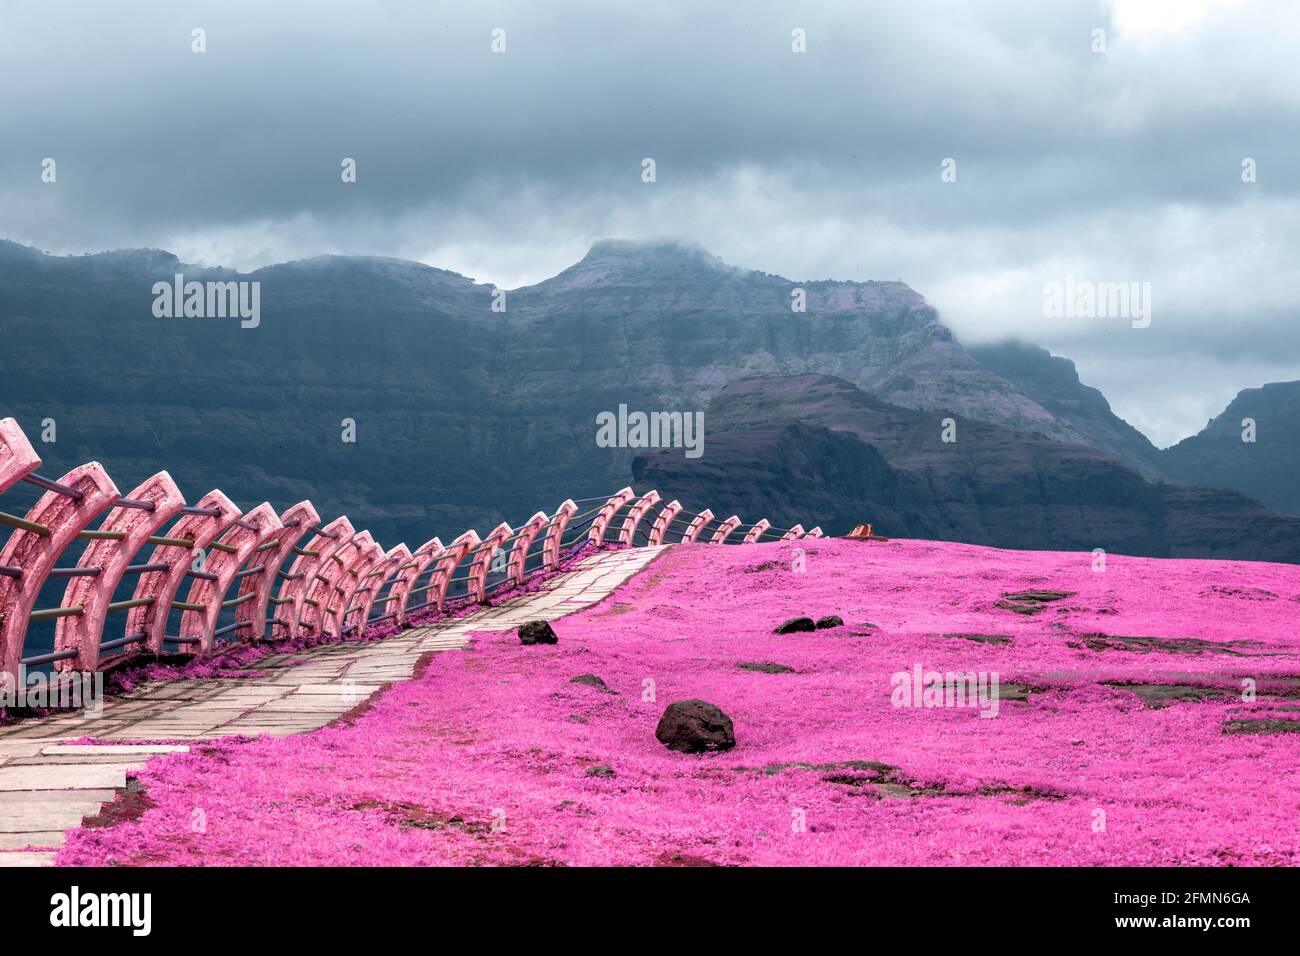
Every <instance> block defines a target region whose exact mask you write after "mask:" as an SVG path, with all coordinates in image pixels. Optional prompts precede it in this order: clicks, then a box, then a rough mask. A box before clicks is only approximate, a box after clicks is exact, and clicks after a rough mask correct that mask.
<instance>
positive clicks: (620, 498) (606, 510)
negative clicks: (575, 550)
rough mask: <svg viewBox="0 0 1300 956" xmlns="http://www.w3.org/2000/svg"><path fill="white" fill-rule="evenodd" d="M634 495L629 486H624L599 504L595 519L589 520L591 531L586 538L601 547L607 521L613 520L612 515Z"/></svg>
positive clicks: (607, 525) (603, 541)
mask: <svg viewBox="0 0 1300 956" xmlns="http://www.w3.org/2000/svg"><path fill="white" fill-rule="evenodd" d="M635 497H636V492H635V491H633V490H632V489H631V488H624V489H623V490H622V491H620V492H617V493H616V494H615V495H614V496H613V497H611V498H610V499H609V500H608V501H607V502H605V503H604V504H603V505H602V506H601V509H600V512H599V513H598V514H597V515H596V518H595V520H594V521H592V522H591V533H590V534H589V535H587V540H588V541H590V542H591V543H592V544H594V545H595V546H596V547H598V548H599V547H601V546H602V545H603V544H604V543H605V529H606V528H608V527H609V523H610V522H611V521H613V520H614V515H616V514H617V513H618V511H619V509H620V508H622V507H623V506H624V505H625V504H627V503H628V502H629V501H631V500H632V499H633V498H635Z"/></svg>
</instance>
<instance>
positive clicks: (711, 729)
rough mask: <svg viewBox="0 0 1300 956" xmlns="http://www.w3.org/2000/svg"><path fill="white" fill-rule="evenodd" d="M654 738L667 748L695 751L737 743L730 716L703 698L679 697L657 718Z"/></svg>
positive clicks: (692, 752) (699, 751) (730, 746)
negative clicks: (657, 722) (657, 724)
mask: <svg viewBox="0 0 1300 956" xmlns="http://www.w3.org/2000/svg"><path fill="white" fill-rule="evenodd" d="M655 737H656V738H658V740H659V742H660V743H661V744H663V745H664V746H665V747H667V748H668V749H669V750H676V751H678V752H680V753H685V754H694V753H703V752H704V751H708V750H730V749H731V748H732V747H734V746H736V735H735V733H734V731H733V728H732V726H731V718H730V717H728V716H727V715H726V714H724V713H723V712H722V711H721V710H720V709H719V708H718V707H717V706H715V705H714V704H710V703H709V702H708V701H706V700H679V701H675V702H673V703H671V704H669V705H668V707H667V708H666V709H665V710H664V714H663V716H662V717H660V718H659V726H657V727H656V728H655Z"/></svg>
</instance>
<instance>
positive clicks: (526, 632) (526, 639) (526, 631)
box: [519, 621, 559, 644]
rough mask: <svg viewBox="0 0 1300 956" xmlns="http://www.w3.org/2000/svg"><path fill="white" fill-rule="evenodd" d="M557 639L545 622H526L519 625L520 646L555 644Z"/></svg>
mask: <svg viewBox="0 0 1300 956" xmlns="http://www.w3.org/2000/svg"><path fill="white" fill-rule="evenodd" d="M558 641H559V638H558V637H556V636H555V631H554V630H553V629H552V628H551V625H550V624H549V623H548V622H546V621H526V622H525V623H523V624H520V625H519V643H520V644H555V643H557V642H558Z"/></svg>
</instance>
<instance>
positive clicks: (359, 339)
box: [0, 241, 1158, 544]
mask: <svg viewBox="0 0 1300 956" xmlns="http://www.w3.org/2000/svg"><path fill="white" fill-rule="evenodd" d="M177 272H181V273H183V274H184V275H185V277H186V279H198V280H207V279H220V280H223V281H231V280H247V281H257V282H260V283H261V311H262V319H261V324H260V326H259V327H258V328H256V329H241V328H240V327H239V323H238V321H237V320H223V319H159V318H155V317H154V315H153V314H152V311H151V304H152V300H153V295H152V292H151V288H152V284H153V283H154V282H156V281H167V282H170V281H171V279H172V276H173V275H174V274H175V273H177ZM796 289H802V290H803V291H804V294H805V295H806V302H807V307H806V311H805V312H796V311H793V310H792V308H791V304H792V301H793V300H792V293H793V292H794V291H795V290H796ZM494 291H495V290H494V288H493V287H492V286H489V285H485V284H481V283H476V282H474V281H473V280H471V279H468V278H466V277H465V276H461V275H458V274H456V273H454V272H450V271H447V270H443V269H436V268H433V267H430V266H426V265H422V264H419V263H413V262H407V261H404V260H399V259H389V258H381V257H355V256H322V257H317V258H313V259H305V260H298V261H294V262H288V263H282V264H278V265H273V266H268V267H266V268H263V269H258V270H256V271H254V272H251V273H238V272H235V271H233V270H229V269H218V268H202V267H196V266H192V265H187V264H185V263H182V262H180V261H179V260H178V259H177V258H176V257H175V256H173V255H171V254H170V253H165V252H161V251H159V250H126V251H117V252H109V253H100V254H95V255H86V256H68V257H60V256H48V255H45V254H44V253H41V252H39V251H37V250H34V249H31V248H29V247H25V246H21V245H18V244H15V243H10V242H0V342H3V345H4V357H3V360H2V362H0V364H2V365H3V371H4V374H3V376H0V412H2V413H3V414H12V415H15V416H16V417H17V418H18V419H19V420H20V422H21V423H22V424H23V425H24V426H26V427H27V428H28V430H29V433H33V434H34V433H37V432H38V431H39V423H40V421H41V420H42V419H43V418H45V417H53V418H55V419H56V420H57V421H58V423H59V441H58V444H57V445H54V446H50V447H49V448H47V449H45V452H46V453H47V457H48V458H49V459H50V460H51V461H52V462H54V463H56V464H52V465H51V467H52V468H56V466H57V465H66V466H71V465H73V464H77V463H80V462H81V461H85V460H89V459H96V460H101V461H103V462H104V463H105V464H106V465H107V466H108V467H109V468H110V471H111V472H112V473H113V474H114V475H115V477H117V478H118V479H119V481H121V482H123V483H126V482H135V481H140V480H143V479H144V478H145V477H147V476H148V475H150V474H152V473H153V472H154V471H156V470H157V467H158V465H159V463H162V462H165V463H166V464H167V466H168V468H169V469H170V470H171V471H172V473H173V475H174V477H176V478H177V480H178V481H179V482H180V484H181V486H182V488H183V489H184V490H185V491H187V492H188V493H189V494H190V495H191V496H192V497H198V496H199V495H200V494H202V493H204V492H206V491H207V490H208V489H210V488H212V487H214V486H218V485H219V486H220V487H222V488H223V490H225V491H226V492H227V493H228V494H230V495H231V496H232V497H233V498H234V499H235V500H236V501H237V502H238V503H240V504H241V505H242V506H244V507H251V506H253V505H255V504H257V503H258V502H259V501H261V500H262V499H263V498H264V497H268V496H269V497H270V498H271V499H272V500H273V502H275V503H277V504H279V505H281V506H283V505H287V504H290V503H292V502H294V501H297V500H300V499H302V498H312V499H313V500H314V501H315V502H316V504H317V505H318V506H319V507H320V508H321V509H322V510H323V511H325V512H330V513H342V512H346V513H348V514H350V515H353V516H358V517H360V516H371V517H370V528H371V530H372V531H373V532H374V533H375V534H376V536H377V537H379V539H380V540H381V541H383V542H384V543H396V542H397V541H399V540H403V539H407V540H408V543H410V544H418V543H419V542H417V541H412V540H410V539H412V538H414V537H418V536H420V535H423V536H425V537H427V535H428V534H429V533H430V532H431V531H459V530H461V529H463V528H465V527H469V526H479V527H480V528H481V527H485V526H490V525H492V524H495V523H496V522H497V521H500V520H503V519H504V520H510V521H518V520H521V519H522V518H524V517H526V516H527V515H529V514H531V513H532V512H533V511H535V510H536V509H537V508H551V507H554V505H555V504H556V503H558V502H559V501H561V500H563V499H564V498H565V497H569V496H573V497H586V496H590V495H597V494H602V493H605V492H608V491H611V490H613V489H615V488H618V487H621V486H622V485H625V484H627V483H628V482H629V480H630V478H631V474H632V459H633V457H634V456H635V455H637V454H638V450H637V449H628V448H612V449H606V448H599V447H597V445H596V442H595V433H596V416H597V415H598V414H599V413H601V412H607V411H612V410H614V409H617V408H618V407H619V405H620V404H626V405H628V406H629V408H631V409H633V410H641V411H654V410H681V411H693V410H699V409H704V408H706V407H708V403H709V402H710V401H711V400H712V399H713V398H714V397H715V396H717V395H719V393H720V392H721V391H722V390H723V389H724V388H726V387H727V386H728V383H731V382H733V381H734V380H736V379H740V378H745V377H747V376H755V375H758V376H767V377H769V378H771V377H778V378H779V377H783V376H800V375H834V376H838V377H839V378H841V379H843V380H845V381H846V382H848V383H851V384H852V386H854V387H855V388H857V389H859V390H862V392H861V394H862V396H863V397H862V398H860V399H857V400H858V401H867V402H882V403H884V404H887V405H889V406H890V407H892V408H902V409H908V410H911V411H913V412H926V413H929V412H942V413H944V414H948V415H952V416H955V417H957V418H959V419H961V420H963V421H969V422H972V423H975V425H974V426H972V427H978V426H980V424H981V423H987V424H988V425H991V426H996V427H997V428H1000V429H1002V430H1004V431H1014V432H1016V433H1018V434H1020V435H1022V436H1029V437H1028V438H1025V439H1024V440H1023V441H1020V440H1018V441H1020V444H1018V445H1017V446H1016V447H1022V446H1023V447H1024V448H1026V449H1028V448H1030V447H1031V446H1034V445H1035V444H1036V443H1042V444H1046V445H1049V446H1050V445H1063V446H1070V447H1072V448H1074V449H1076V450H1075V451H1073V452H1071V454H1078V453H1079V451H1078V449H1079V448H1081V447H1082V446H1090V449H1099V451H1098V450H1093V451H1090V455H1091V457H1090V459H1089V460H1090V461H1091V460H1094V459H1096V460H1101V459H1106V460H1108V461H1118V462H1121V463H1124V464H1126V465H1128V466H1129V467H1130V468H1132V469H1136V470H1138V471H1140V472H1141V473H1142V474H1145V475H1147V476H1148V477H1151V476H1153V475H1154V474H1155V473H1156V472H1154V471H1153V470H1152V465H1151V461H1150V452H1151V450H1150V448H1149V444H1150V443H1149V442H1145V439H1142V438H1141V436H1140V435H1138V434H1137V433H1136V431H1135V430H1133V429H1132V428H1131V427H1130V426H1128V425H1127V424H1126V423H1124V422H1123V421H1122V420H1121V419H1119V418H1118V417H1116V416H1114V415H1113V413H1111V411H1110V409H1109V406H1108V405H1107V404H1106V402H1105V399H1104V398H1102V397H1101V396H1100V393H1097V392H1096V391H1095V390H1094V389H1089V388H1087V386H1084V385H1082V384H1080V383H1079V382H1078V378H1077V375H1075V374H1074V369H1073V366H1072V365H1071V364H1070V363H1068V361H1066V360H1063V359H1057V358H1055V357H1053V356H1050V355H1049V354H1048V353H1046V352H1045V351H1044V350H1041V349H1036V348H1034V347H1028V346H984V347H979V348H975V349H971V350H966V349H963V348H962V347H961V346H960V345H959V344H957V343H956V342H955V341H954V339H953V336H952V334H951V332H950V331H949V330H948V329H947V328H946V327H944V326H943V325H942V324H941V323H940V322H939V320H938V318H937V316H936V314H935V311H934V309H933V308H931V307H930V306H929V305H927V304H926V302H925V300H924V299H923V298H922V297H921V296H920V295H919V294H917V293H916V292H915V291H913V290H912V289H910V288H909V287H907V286H906V285H904V284H903V283H901V282H843V281H831V280H825V281H803V282H795V281H792V280H788V279H784V278H782V277H780V276H774V275H770V274H767V273H762V272H757V271H753V270H746V269H740V268H737V267H734V266H730V265H727V264H726V263H724V262H722V260H720V259H718V258H717V257H716V256H712V255H710V254H709V253H707V252H706V251H705V250H703V249H701V248H700V247H698V246H693V245H689V244H684V243H678V242H650V243H640V242H637V243H634V242H623V241H602V242H598V243H596V244H595V245H593V246H592V248H591V250H590V251H589V252H588V254H587V255H586V256H584V257H583V258H582V259H581V260H580V261H579V262H577V263H575V264H574V265H573V266H570V267H569V268H568V269H565V270H563V271H562V272H560V273H559V274H558V275H556V276H554V277H552V278H550V279H547V280H545V281H543V282H540V283H537V284H535V285H532V286H527V287H523V288H519V289H513V290H506V291H505V296H504V303H505V311H504V312H500V311H493V308H492V305H493V301H494ZM497 298H499V297H497ZM345 418H350V419H354V420H355V421H356V431H357V441H356V443H355V444H349V443H345V442H343V441H341V440H340V431H341V422H342V420H343V419H345ZM808 427H811V426H808ZM706 431H707V432H708V434H707V436H706V441H705V453H704V457H703V458H702V459H700V460H699V462H698V463H697V464H698V466H699V467H701V468H713V467H719V466H725V465H726V462H725V461H722V460H721V459H717V458H715V456H717V455H721V454H722V451H721V446H719V445H718V444H717V443H716V442H715V438H714V434H713V424H712V423H711V422H708V421H707V420H706ZM799 434H800V435H802V432H799ZM1034 436H1036V437H1034ZM863 440H864V441H867V442H868V443H874V442H875V441H877V440H880V441H884V440H885V439H884V438H873V437H870V436H868V437H866V438H864V439H863ZM828 441H829V442H830V444H828V445H827V448H828V449H829V448H830V445H837V444H838V443H839V442H840V441H841V439H840V438H836V437H835V436H831V437H830V439H828ZM1144 443H1145V444H1144ZM829 453H830V452H829V451H828V454H829ZM853 454H854V455H856V454H857V452H856V451H855V452H854V453H853ZM1026 454H1028V452H1027V451H1026ZM885 457H886V458H888V457H889V455H888V454H887V453H886V454H885ZM855 460H856V459H855ZM1157 460H1158V459H1157ZM846 461H847V460H846ZM868 464H870V463H869V462H867V460H866V459H863V460H862V461H861V462H859V463H858V464H855V465H854V466H853V467H855V468H857V467H859V466H861V467H863V468H866V467H867V465H868ZM886 464H890V463H889V462H886ZM846 467H847V463H846ZM871 467H874V468H877V471H879V463H876V464H874V465H872V466H871ZM869 471H870V469H868V472H864V473H863V474H867V473H869ZM879 473H880V474H881V475H882V476H883V475H884V474H885V472H883V471H879ZM934 474H935V475H936V480H938V477H943V484H944V487H948V488H950V489H956V488H959V486H960V484H961V479H960V475H948V476H939V473H938V472H935V473H934ZM882 480H883V478H882ZM807 490H808V493H809V494H812V489H807ZM954 493H955V492H954ZM810 500H811V499H810ZM814 520H815V516H814ZM841 530H842V529H841ZM1153 533H1154V532H1153ZM421 540H423V538H421Z"/></svg>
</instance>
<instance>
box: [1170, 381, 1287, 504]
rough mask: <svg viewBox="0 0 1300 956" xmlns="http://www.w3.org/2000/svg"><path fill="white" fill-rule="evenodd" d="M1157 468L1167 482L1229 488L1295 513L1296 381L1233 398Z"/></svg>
mask: <svg viewBox="0 0 1300 956" xmlns="http://www.w3.org/2000/svg"><path fill="white" fill-rule="evenodd" d="M1250 423H1253V426H1252V425H1251V424H1250ZM1245 437H1253V439H1254V440H1253V441H1246V440H1245ZM1160 467H1161V468H1162V469H1163V471H1164V472H1165V474H1167V475H1169V476H1170V477H1171V478H1178V479H1180V480H1182V481H1189V482H1194V483H1196V484H1202V485H1210V486H1214V487H1222V488H1233V489H1235V490H1237V491H1240V492H1242V493H1243V494H1247V495H1250V496H1251V497H1252V498H1256V499H1258V500H1259V501H1262V502H1263V503H1264V504H1266V505H1268V506H1269V507H1271V508H1276V509H1278V510H1279V511H1284V512H1286V513H1288V514H1300V382H1274V383H1272V384H1269V385H1264V386H1262V387H1260V388H1248V389H1245V390H1243V391H1242V392H1240V393H1238V395H1237V397H1236V398H1234V399H1233V400H1232V401H1231V402H1230V403H1229V404H1228V407H1227V408H1225V409H1224V410H1223V411H1222V412H1221V413H1219V414H1218V415H1217V416H1215V417H1214V418H1213V419H1211V420H1210V421H1209V423H1208V424H1206V426H1205V428H1203V429H1202V430H1201V431H1200V432H1198V433H1197V434H1195V435H1192V436H1191V437H1189V438H1184V439H1183V440H1182V441H1180V442H1179V443H1178V444H1177V445H1174V446H1173V447H1171V448H1167V449H1165V450H1164V451H1163V452H1161V454H1160Z"/></svg>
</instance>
